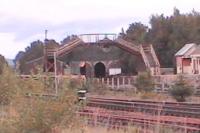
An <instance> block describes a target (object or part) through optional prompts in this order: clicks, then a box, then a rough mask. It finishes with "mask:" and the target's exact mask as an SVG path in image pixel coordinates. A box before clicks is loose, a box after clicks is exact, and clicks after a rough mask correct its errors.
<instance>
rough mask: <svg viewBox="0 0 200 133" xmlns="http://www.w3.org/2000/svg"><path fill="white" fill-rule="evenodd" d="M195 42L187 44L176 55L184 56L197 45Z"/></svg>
mask: <svg viewBox="0 0 200 133" xmlns="http://www.w3.org/2000/svg"><path fill="white" fill-rule="evenodd" d="M195 46H196V44H195V43H189V44H185V46H183V47H182V48H181V49H180V50H179V51H178V52H177V53H176V54H175V56H183V55H185V54H186V53H187V52H188V51H189V50H190V49H191V48H192V47H195Z"/></svg>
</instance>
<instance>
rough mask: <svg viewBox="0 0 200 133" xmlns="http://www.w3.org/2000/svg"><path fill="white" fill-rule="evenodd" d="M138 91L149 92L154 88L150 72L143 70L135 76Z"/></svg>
mask: <svg viewBox="0 0 200 133" xmlns="http://www.w3.org/2000/svg"><path fill="white" fill-rule="evenodd" d="M135 86H136V87H137V89H138V91H145V92H150V91H152V90H153V89H154V81H153V78H152V76H151V74H150V72H143V73H140V74H139V75H138V77H137V78H136V84H135Z"/></svg>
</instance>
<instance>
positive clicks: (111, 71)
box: [109, 68, 122, 75]
mask: <svg viewBox="0 0 200 133" xmlns="http://www.w3.org/2000/svg"><path fill="white" fill-rule="evenodd" d="M121 73H122V70H121V68H110V69H109V75H117V74H121Z"/></svg>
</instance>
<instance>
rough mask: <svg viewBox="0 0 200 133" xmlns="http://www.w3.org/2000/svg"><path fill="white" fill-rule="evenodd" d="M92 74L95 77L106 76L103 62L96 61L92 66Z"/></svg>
mask: <svg viewBox="0 0 200 133" xmlns="http://www.w3.org/2000/svg"><path fill="white" fill-rule="evenodd" d="M94 74H95V77H97V78H101V77H105V76H106V67H105V65H104V64H103V63H101V62H98V63H97V64H96V65H95V66H94Z"/></svg>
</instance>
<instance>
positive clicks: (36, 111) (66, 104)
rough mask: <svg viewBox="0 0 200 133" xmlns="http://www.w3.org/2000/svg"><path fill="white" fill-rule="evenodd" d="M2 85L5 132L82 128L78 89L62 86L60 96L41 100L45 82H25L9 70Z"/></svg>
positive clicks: (44, 132)
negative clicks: (78, 116) (78, 115)
mask: <svg viewBox="0 0 200 133" xmlns="http://www.w3.org/2000/svg"><path fill="white" fill-rule="evenodd" d="M0 84H1V86H0V101H1V114H5V115H4V117H2V115H1V123H0V131H1V132H3V133H51V132H58V131H59V130H61V129H64V128H69V129H70V128H74V127H75V126H78V124H80V123H79V120H78V118H77V116H76V111H77V109H78V107H79V106H78V105H77V100H78V99H77V96H76V88H70V87H72V86H70V85H68V82H63V84H62V85H60V86H59V93H58V95H53V94H49V96H48V95H47V96H41V94H45V90H44V83H42V80H33V79H25V80H22V79H20V78H18V77H17V76H16V75H15V74H14V72H13V71H12V70H11V69H9V68H8V67H5V68H4V69H3V73H2V74H1V76H0ZM75 87H76V86H75ZM27 93H29V94H30V95H31V94H35V93H36V94H39V95H38V96H35V95H32V96H28V95H27Z"/></svg>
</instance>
